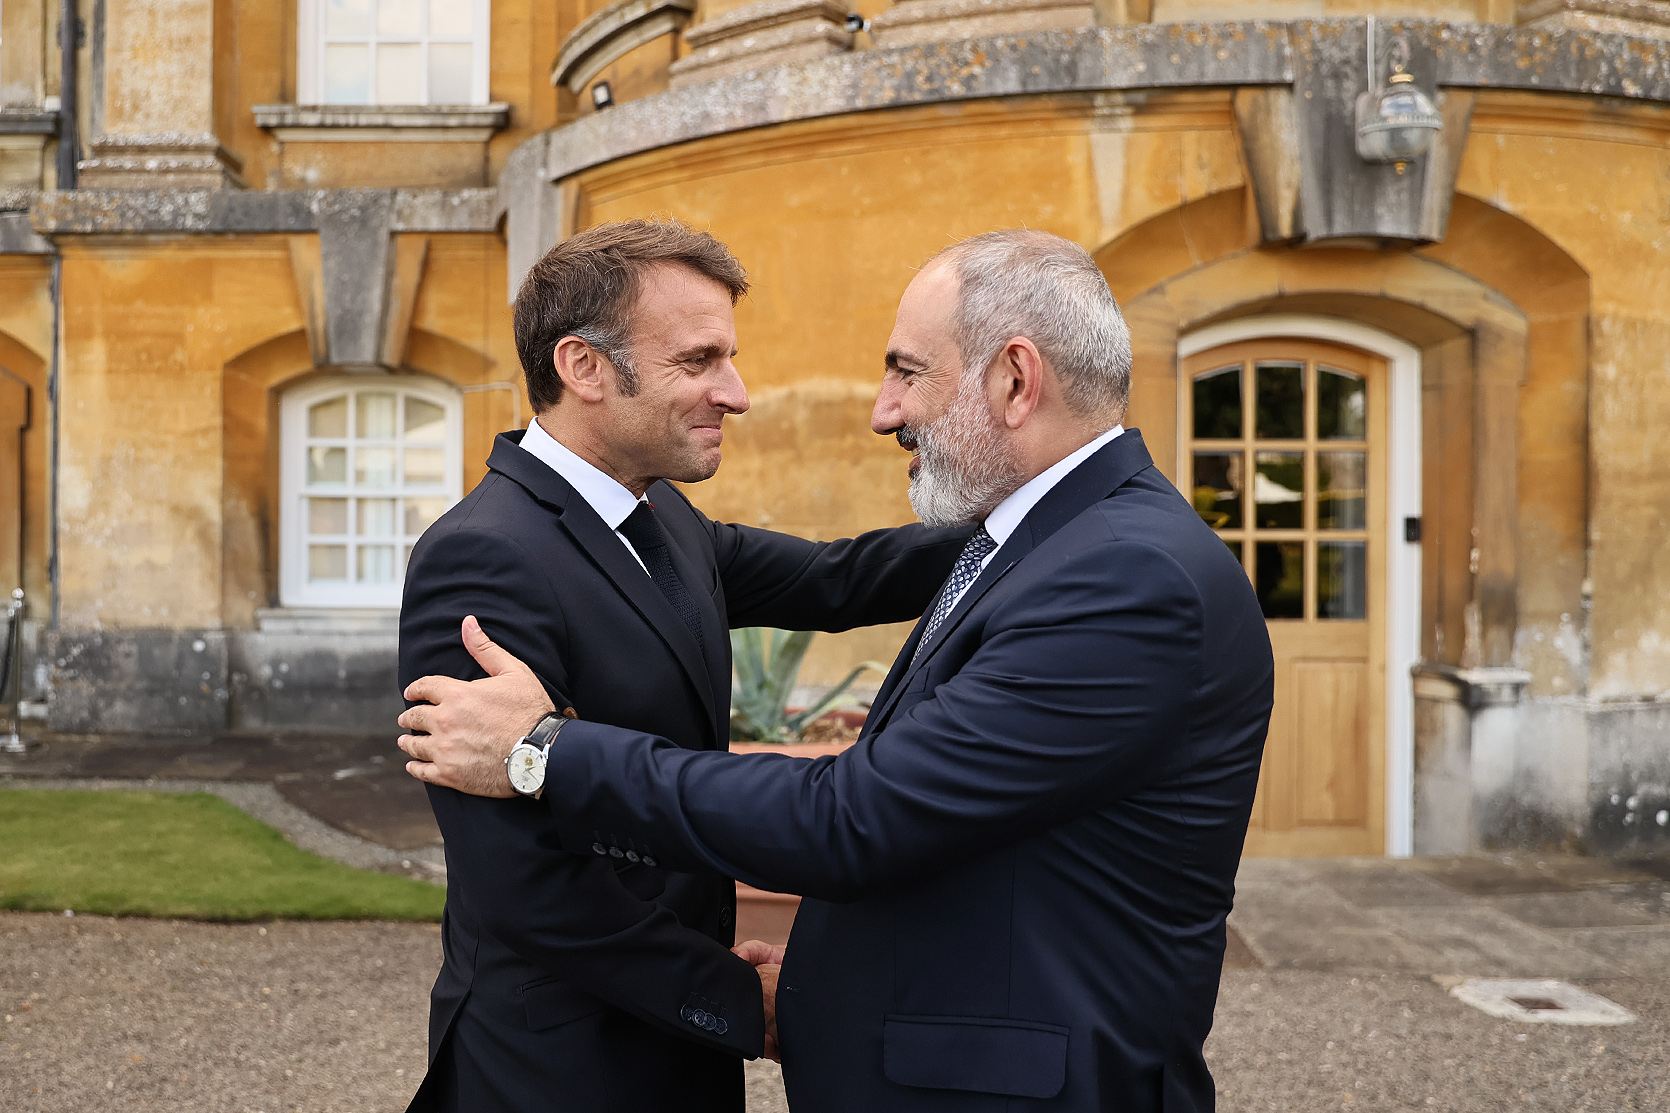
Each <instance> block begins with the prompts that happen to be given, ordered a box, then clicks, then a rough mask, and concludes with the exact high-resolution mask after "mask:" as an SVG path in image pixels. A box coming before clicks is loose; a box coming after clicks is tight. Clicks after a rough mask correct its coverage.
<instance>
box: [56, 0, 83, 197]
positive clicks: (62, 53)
mask: <svg viewBox="0 0 1670 1113" xmlns="http://www.w3.org/2000/svg"><path fill="white" fill-rule="evenodd" d="M75 8H76V0H62V3H61V4H60V6H59V17H58V62H59V69H58V188H59V189H74V188H75V176H76V168H77V164H78V163H79V162H80V161H81V140H80V137H79V136H78V135H77V134H76V125H75V120H76V92H77V88H76V86H77V84H78V82H79V80H80V79H79V76H78V75H77V73H76V70H77V63H78V62H79V60H80V48H81V20H79V19H77V18H76V10H75Z"/></svg>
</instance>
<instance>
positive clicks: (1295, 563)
mask: <svg viewBox="0 0 1670 1113" xmlns="http://www.w3.org/2000/svg"><path fill="white" fill-rule="evenodd" d="M1253 588H1254V590H1255V591H1256V592H1257V593H1258V605H1259V606H1260V607H1262V608H1263V609H1264V617H1265V618H1304V617H1305V543H1304V542H1303V541H1260V542H1259V543H1258V544H1257V545H1256V546H1254V552H1253Z"/></svg>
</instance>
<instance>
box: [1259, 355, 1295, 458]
mask: <svg viewBox="0 0 1670 1113" xmlns="http://www.w3.org/2000/svg"><path fill="white" fill-rule="evenodd" d="M1255 373H1256V374H1257V375H1258V435H1259V437H1261V438H1263V439H1266V440H1276V439H1281V440H1299V439H1301V438H1303V437H1304V435H1305V365H1304V364H1302V363H1260V364H1259V365H1258V366H1257V368H1256V369H1255Z"/></svg>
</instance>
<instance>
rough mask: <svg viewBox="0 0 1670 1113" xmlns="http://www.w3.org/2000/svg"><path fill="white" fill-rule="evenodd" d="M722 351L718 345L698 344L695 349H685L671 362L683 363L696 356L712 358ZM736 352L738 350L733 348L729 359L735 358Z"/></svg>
mask: <svg viewBox="0 0 1670 1113" xmlns="http://www.w3.org/2000/svg"><path fill="white" fill-rule="evenodd" d="M723 350H724V348H723V347H721V346H720V345H718V344H698V345H696V346H695V347H692V348H686V349H684V351H682V352H679V353H678V354H677V355H675V356H674V357H673V360H674V362H676V363H683V362H684V361H686V360H691V359H695V358H696V357H697V356H714V355H717V354H718V353H719V352H721V351H723ZM737 351H738V349H736V348H734V347H733V348H732V349H731V354H730V358H731V359H735V358H736V353H737Z"/></svg>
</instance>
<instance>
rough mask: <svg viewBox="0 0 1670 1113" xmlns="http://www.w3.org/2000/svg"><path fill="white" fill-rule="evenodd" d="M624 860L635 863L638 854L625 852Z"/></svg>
mask: <svg viewBox="0 0 1670 1113" xmlns="http://www.w3.org/2000/svg"><path fill="white" fill-rule="evenodd" d="M626 860H627V861H628V862H636V861H637V860H638V852H637V851H636V850H628V851H627V852H626Z"/></svg>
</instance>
